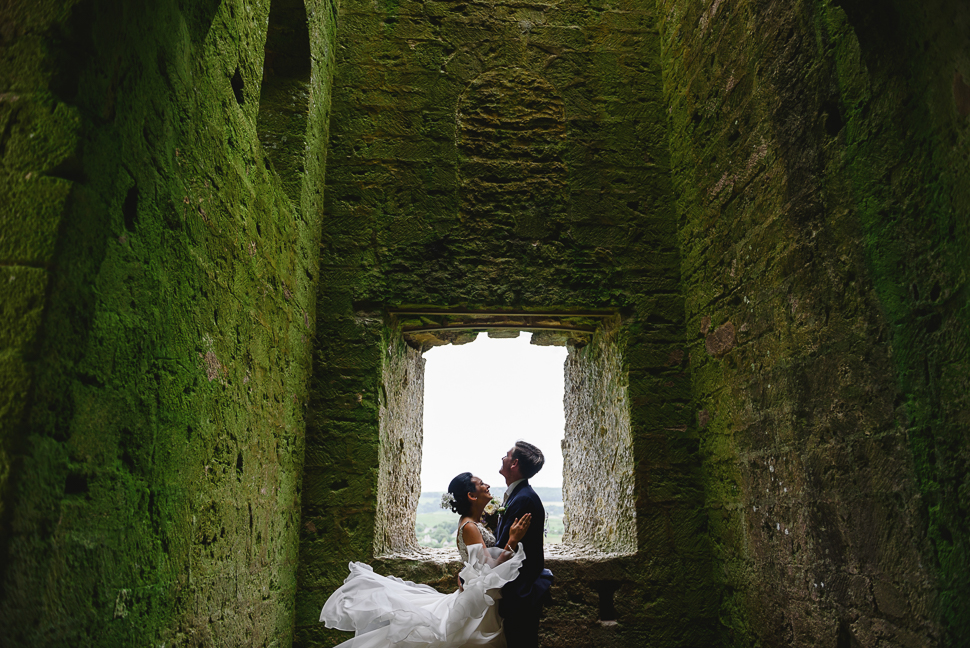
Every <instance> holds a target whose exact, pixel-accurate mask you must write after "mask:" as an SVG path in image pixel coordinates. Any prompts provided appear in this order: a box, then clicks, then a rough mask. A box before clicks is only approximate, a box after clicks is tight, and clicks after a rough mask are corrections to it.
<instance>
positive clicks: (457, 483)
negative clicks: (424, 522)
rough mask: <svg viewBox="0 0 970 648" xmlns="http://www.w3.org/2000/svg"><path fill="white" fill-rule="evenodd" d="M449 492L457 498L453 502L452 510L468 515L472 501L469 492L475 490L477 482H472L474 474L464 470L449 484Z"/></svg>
mask: <svg viewBox="0 0 970 648" xmlns="http://www.w3.org/2000/svg"><path fill="white" fill-rule="evenodd" d="M448 492H449V493H451V496H452V497H454V498H455V499H454V500H453V501H452V502H451V510H452V511H454V512H455V513H457V514H458V515H468V513H469V512H470V511H471V508H472V503H471V502H470V501H468V493H474V492H475V484H474V483H473V482H472V474H471V473H470V472H463V473H462V474H460V475H458V476H457V477H455V478H454V479H452V480H451V483H450V484H448Z"/></svg>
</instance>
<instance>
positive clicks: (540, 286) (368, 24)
mask: <svg viewBox="0 0 970 648" xmlns="http://www.w3.org/2000/svg"><path fill="white" fill-rule="evenodd" d="M655 25H656V16H655V15H654V13H653V11H652V7H650V6H649V4H648V5H647V6H644V4H643V3H641V2H635V1H633V0H621V1H619V2H609V3H590V2H588V1H587V0H564V1H562V2H558V3H555V4H549V3H541V2H525V3H523V2H505V1H504V0H500V1H499V2H489V3H478V2H472V3H454V2H450V1H440V2H439V1H432V2H427V1H424V2H413V1H404V2H394V3H384V2H377V3H374V2H370V1H367V2H364V1H362V0H343V1H342V2H341V4H340V13H339V18H338V34H337V41H338V43H339V44H340V47H339V49H338V50H337V68H336V72H335V77H334V94H333V102H334V103H333V117H332V119H331V139H330V144H331V149H330V158H329V161H328V169H327V180H326V188H327V192H326V203H325V204H326V211H327V218H326V220H325V223H324V231H323V238H322V247H321V278H320V282H319V291H320V292H319V297H318V340H319V345H318V348H317V352H316V357H315V364H314V387H313V388H312V390H311V403H310V412H311V414H310V417H309V421H308V427H307V472H306V488H305V489H304V493H303V496H304V499H303V519H304V524H303V535H302V537H301V560H300V563H301V564H300V593H299V594H298V597H297V598H298V603H297V607H298V611H297V628H298V629H297V641H296V643H297V645H300V646H310V645H321V644H322V645H332V644H333V643H336V642H338V641H341V640H343V639H346V637H347V635H346V634H344V633H336V632H327V631H325V630H324V629H323V628H321V626H320V624H319V623H318V622H317V619H318V616H319V611H320V608H321V607H322V605H323V603H324V601H325V600H326V598H327V596H329V594H330V593H331V592H332V591H333V590H334V589H335V588H336V587H337V586H338V585H339V584H340V583H341V582H342V581H343V579H344V578H345V577H346V573H347V572H346V569H347V562H348V561H350V560H364V561H369V560H371V559H372V558H373V556H374V553H375V552H378V553H379V552H380V551H381V548H382V547H381V542H382V541H379V540H378V541H377V542H375V533H376V531H377V528H376V527H375V520H376V517H377V510H378V498H377V492H378V490H379V485H378V481H379V474H380V472H381V471H379V470H378V459H377V458H378V457H379V456H380V455H381V454H382V453H385V452H387V453H389V454H392V455H393V453H392V452H390V451H389V450H388V449H385V448H382V447H381V442H380V434H379V428H380V407H381V398H382V397H381V395H380V389H381V385H382V384H383V382H384V378H383V376H382V371H384V369H385V368H386V364H385V361H384V357H385V355H386V353H387V348H388V345H389V344H390V340H391V338H390V336H391V335H392V333H391V330H392V329H391V328H390V323H391V321H390V319H389V314H390V313H393V312H398V311H401V310H404V311H410V312H419V311H422V310H424V311H431V312H439V311H440V310H441V309H445V310H447V309H452V310H455V311H461V312H464V313H474V312H475V311H480V312H487V313H491V314H492V316H494V314H495V313H501V312H502V311H503V310H504V311H508V312H510V313H517V314H519V315H525V316H527V315H528V313H530V312H532V313H550V312H551V313H558V314H559V315H560V316H563V317H565V316H568V315H569V314H570V313H571V312H573V313H581V312H588V311H599V312H602V311H607V312H614V313H619V314H620V316H621V318H622V320H623V322H624V328H623V331H622V335H621V336H620V339H621V342H620V347H619V348H618V353H619V354H620V356H619V357H620V358H622V363H623V367H622V369H621V373H622V374H623V375H625V376H627V377H628V380H629V389H628V394H629V402H630V415H629V425H630V439H631V452H632V456H633V457H634V458H635V472H634V474H633V475H632V483H633V485H634V488H635V490H634V494H633V496H632V497H631V498H629V500H628V501H629V502H630V503H631V505H633V506H635V509H636V520H635V525H634V526H633V527H632V528H631V529H630V535H629V536H627V539H624V541H623V543H624V546H626V545H627V543H635V546H636V547H637V549H638V550H639V551H641V552H642V555H643V556H644V559H643V560H641V561H639V562H636V567H635V568H634V567H629V565H628V567H629V568H630V569H631V570H632V571H630V572H629V574H628V576H627V577H626V580H624V581H623V583H624V584H623V585H622V589H620V590H617V592H616V600H617V601H618V602H620V601H622V603H621V604H618V612H617V614H618V619H617V626H616V627H615V628H614V630H615V631H616V634H617V636H620V635H622V636H623V637H624V639H623V641H630V642H637V641H639V642H641V643H646V642H654V643H655V645H657V646H672V645H701V644H704V643H705V642H706V641H707V639H708V638H709V637H710V636H712V633H713V626H714V624H715V622H716V621H715V617H714V611H715V607H716V606H715V604H714V602H715V601H716V597H712V595H711V593H710V588H709V582H710V574H709V570H710V560H709V557H710V547H709V546H708V545H707V541H706V536H705V526H704V524H705V520H706V517H705V514H704V509H703V496H702V495H703V490H702V487H701V484H700V480H699V479H698V478H697V475H696V471H697V469H698V466H699V455H698V446H697V439H696V434H695V429H694V428H693V427H692V425H691V421H692V418H693V414H692V412H691V411H690V409H689V407H688V403H689V401H690V391H689V389H690V379H689V377H688V376H687V372H686V369H687V368H686V361H685V360H686V354H685V352H684V346H683V339H684V337H683V330H684V329H683V307H682V301H681V299H680V298H679V296H678V289H679V288H678V286H679V270H680V260H679V252H678V249H677V239H676V227H677V224H676V220H675V213H674V211H673V201H672V195H671V193H670V189H671V187H670V176H669V168H668V166H667V159H668V154H667V147H668V142H667V134H666V119H667V116H666V112H665V108H664V106H663V102H662V94H661V93H662V80H661V75H660V72H661V70H660V66H659V40H658V33H657V31H656V28H655ZM510 317H511V316H510ZM414 319H418V316H415V318H414ZM431 319H434V318H431ZM517 437H518V435H515V434H512V436H510V439H509V440H510V442H511V441H514V440H515V438H517ZM334 457H340V458H341V459H343V463H339V462H338V461H337V460H336V459H335V458H334ZM344 458H346V459H344ZM625 479H628V480H629V479H631V477H630V476H627V477H626V478H625ZM629 485H630V482H629V481H624V486H629ZM630 564H631V565H632V564H633V563H630ZM395 573H397V572H395ZM576 573H587V572H583V571H582V570H580V571H577V572H576ZM398 575H401V576H402V577H407V572H401V573H398ZM584 578H585V577H584ZM449 582H453V579H450V580H449ZM611 582H612V581H611ZM596 587H597V586H594V583H593V581H592V580H582V581H577V582H575V583H568V582H565V583H563V589H561V590H558V591H560V592H563V594H562V596H563V597H564V599H563V601H562V605H561V606H560V607H557V608H556V609H557V610H558V611H557V612H556V613H555V618H554V619H552V618H551V619H550V621H549V623H548V624H547V630H546V632H547V633H548V637H549V640H550V641H551V640H552V637H555V636H559V635H562V636H563V637H566V636H569V637H572V638H571V639H568V640H567V639H563V640H562V641H564V642H566V643H564V644H563V645H575V644H570V643H569V642H575V641H579V640H582V639H583V638H582V637H581V636H580V635H581V633H570V632H568V630H569V629H570V628H576V627H579V626H577V625H576V621H575V618H574V616H573V615H572V614H571V612H570V610H572V608H571V607H570V604H569V600H570V599H569V598H568V597H569V596H580V594H579V592H582V596H584V597H588V598H591V599H592V600H596V598H597V596H598V594H597V591H598V590H597V589H596ZM618 587H619V586H618ZM566 592H571V593H572V594H566ZM584 609H585V608H584ZM686 610H690V612H685V611H686ZM583 614H584V619H585V618H586V615H587V612H584V613H583ZM684 615H686V618H689V622H687V623H685V621H684V618H685V617H684ZM593 616H594V617H595V611H594V613H593ZM584 623H586V621H584ZM589 623H592V624H596V623H598V621H596V619H595V618H594V619H592V620H591V621H589ZM582 627H584V628H588V627H592V626H586V625H584V626H582ZM596 627H598V626H596ZM685 627H686V629H685ZM556 641H559V640H558V639H557V640H556Z"/></svg>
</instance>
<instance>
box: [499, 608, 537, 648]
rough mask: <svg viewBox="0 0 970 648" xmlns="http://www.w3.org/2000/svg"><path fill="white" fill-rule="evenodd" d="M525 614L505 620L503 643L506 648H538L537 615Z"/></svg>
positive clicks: (535, 613)
mask: <svg viewBox="0 0 970 648" xmlns="http://www.w3.org/2000/svg"><path fill="white" fill-rule="evenodd" d="M540 611H541V608H540V609H537V610H535V612H534V613H533V614H525V615H523V616H520V617H513V618H511V619H505V620H504V622H503V626H504V629H505V641H506V642H507V643H508V648H539V613H540Z"/></svg>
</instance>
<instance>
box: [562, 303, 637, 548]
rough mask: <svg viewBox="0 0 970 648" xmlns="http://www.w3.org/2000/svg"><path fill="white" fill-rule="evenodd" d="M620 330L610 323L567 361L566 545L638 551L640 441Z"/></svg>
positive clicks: (564, 477) (565, 443) (564, 496)
mask: <svg viewBox="0 0 970 648" xmlns="http://www.w3.org/2000/svg"><path fill="white" fill-rule="evenodd" d="M618 328H619V322H618V321H612V322H608V323H606V324H605V325H604V326H603V328H601V329H600V330H599V331H598V332H597V334H596V335H595V336H594V337H593V341H592V343H591V344H589V345H587V346H586V347H584V348H583V349H581V350H577V349H575V348H570V350H569V356H568V357H567V359H566V369H565V371H566V381H565V382H566V394H565V396H564V397H563V403H564V406H565V409H566V436H565V438H564V439H563V442H562V455H563V501H564V502H565V520H566V534H565V535H564V536H563V542H564V543H566V544H578V545H588V546H591V547H595V548H596V549H598V550H600V551H604V552H608V553H634V552H635V551H636V549H637V542H636V509H635V506H634V504H635V502H634V500H635V483H634V482H635V479H634V469H633V436H632V430H631V425H630V399H629V396H628V391H627V384H628V377H627V374H626V371H624V362H623V357H622V351H621V344H620V340H619V339H618V333H619V331H618Z"/></svg>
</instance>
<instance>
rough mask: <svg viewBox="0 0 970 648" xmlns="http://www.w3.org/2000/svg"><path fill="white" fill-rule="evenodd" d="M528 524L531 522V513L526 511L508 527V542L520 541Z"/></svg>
mask: <svg viewBox="0 0 970 648" xmlns="http://www.w3.org/2000/svg"><path fill="white" fill-rule="evenodd" d="M530 524H532V513H526V514H525V515H523V516H522V517H520V518H519V519H517V520H516V521H515V522H513V523H512V526H511V528H509V542H515V543H518V542H520V541H521V540H522V538H524V537H525V533H526V531H528V530H529V525H530Z"/></svg>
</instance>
